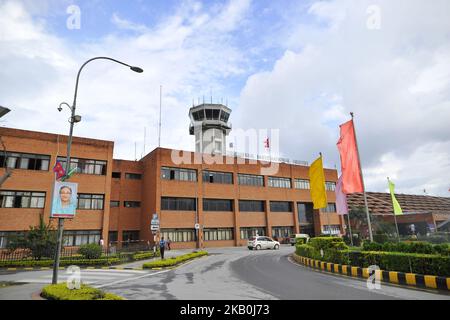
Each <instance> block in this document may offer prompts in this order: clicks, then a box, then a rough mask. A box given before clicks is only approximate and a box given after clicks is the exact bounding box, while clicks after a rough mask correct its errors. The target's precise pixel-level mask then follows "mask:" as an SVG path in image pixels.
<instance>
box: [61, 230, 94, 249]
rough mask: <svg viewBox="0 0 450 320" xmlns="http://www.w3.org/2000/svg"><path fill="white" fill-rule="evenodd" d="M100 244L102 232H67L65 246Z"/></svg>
mask: <svg viewBox="0 0 450 320" xmlns="http://www.w3.org/2000/svg"><path fill="white" fill-rule="evenodd" d="M99 242H100V230H77V231H72V230H65V231H64V234H63V244H64V245H65V246H81V245H82V244H88V243H99Z"/></svg>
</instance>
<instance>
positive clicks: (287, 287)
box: [0, 246, 450, 300]
mask: <svg viewBox="0 0 450 320" xmlns="http://www.w3.org/2000/svg"><path fill="white" fill-rule="evenodd" d="M189 251H190V250H187V251H186V250H184V251H183V250H177V251H173V252H171V255H178V254H183V253H185V252H189ZM207 251H208V252H209V253H210V255H209V256H206V257H202V258H199V259H195V260H192V261H189V262H188V263H186V264H183V265H181V266H179V267H177V268H175V269H169V270H151V271H147V270H143V271H138V270H101V269H99V270H89V269H87V270H86V269H85V270H82V271H81V277H82V281H84V282H87V283H90V284H91V285H92V286H94V287H98V288H101V289H103V290H105V291H108V292H113V293H116V294H118V295H121V296H123V297H125V298H126V299H130V300H142V299H146V300H147V299H151V300H166V299H169V300H171V299H182V300H278V299H282V300H301V299H316V300H317V299H318V300H334V299H351V300H360V299H365V300H379V299H420V300H427V299H431V300H438V299H445V300H450V295H448V294H447V293H445V294H444V293H439V292H437V291H430V290H427V291H425V290H415V289H407V288H403V287H399V286H391V285H387V284H384V283H382V284H381V289H374V290H369V289H368V288H367V286H366V281H364V280H360V279H354V278H350V277H342V276H336V275H332V274H329V273H324V272H320V271H316V270H313V269H310V268H307V267H304V266H301V265H298V264H296V263H295V262H293V261H292V260H291V259H290V258H289V256H290V254H291V253H293V251H294V248H293V247H291V246H282V247H281V248H280V250H261V251H249V250H248V249H247V248H243V247H239V248H236V247H233V248H208V249H207ZM141 263H142V262H141ZM65 277H66V275H65V274H64V271H62V273H61V277H60V281H65ZM0 281H12V282H17V283H27V284H23V285H15V286H11V287H6V288H1V289H0V299H28V298H30V297H31V293H32V292H36V291H37V290H39V288H40V287H42V286H44V285H45V284H46V283H50V281H51V271H27V272H9V273H6V274H5V272H4V273H3V274H0Z"/></svg>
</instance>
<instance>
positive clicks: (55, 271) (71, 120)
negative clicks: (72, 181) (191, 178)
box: [52, 57, 144, 284]
mask: <svg viewBox="0 0 450 320" xmlns="http://www.w3.org/2000/svg"><path fill="white" fill-rule="evenodd" d="M100 59H103V60H110V61H113V62H116V63H119V64H121V65H124V66H126V67H128V68H130V69H131V70H132V71H134V72H137V73H142V72H143V71H144V70H142V69H141V68H139V67H135V66H130V65H128V64H126V63H124V62H121V61H119V60H116V59H113V58H109V57H95V58H91V59H89V60H87V61H86V62H85V63H83V65H82V66H81V67H80V70H78V74H77V81H76V83H75V94H74V97H73V103H72V106H70V105H69V104H68V103H67V102H62V103H61V104H60V105H59V107H58V111H59V112H61V111H62V107H61V106H63V105H65V106H67V107H68V108H69V109H70V111H71V116H70V118H69V123H70V130H69V139H68V141H67V156H66V174H67V173H68V172H69V170H70V149H71V147H72V134H73V126H74V124H75V123H77V122H80V121H81V116H79V115H75V110H76V105H77V93H78V81H79V80H80V73H81V70H83V68H84V66H85V65H87V64H88V63H89V62H91V61H94V60H100ZM63 228H64V218H58V244H57V249H56V253H55V263H54V265H53V278H52V284H57V283H58V268H59V260H60V255H61V247H62V236H63Z"/></svg>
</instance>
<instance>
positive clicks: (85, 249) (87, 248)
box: [78, 243, 102, 259]
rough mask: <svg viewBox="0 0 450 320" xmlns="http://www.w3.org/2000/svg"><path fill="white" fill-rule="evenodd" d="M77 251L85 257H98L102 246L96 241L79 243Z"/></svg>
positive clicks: (100, 254)
mask: <svg viewBox="0 0 450 320" xmlns="http://www.w3.org/2000/svg"><path fill="white" fill-rule="evenodd" d="M78 252H79V254H81V255H82V256H83V258H85V259H99V258H100V257H101V256H102V246H101V245H99V244H96V243H87V244H83V245H81V246H80V248H79V249H78Z"/></svg>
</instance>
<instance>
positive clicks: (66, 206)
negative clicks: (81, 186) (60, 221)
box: [51, 181, 78, 218]
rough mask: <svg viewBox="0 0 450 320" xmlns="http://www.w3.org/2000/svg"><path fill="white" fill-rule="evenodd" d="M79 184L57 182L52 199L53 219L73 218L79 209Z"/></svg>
mask: <svg viewBox="0 0 450 320" xmlns="http://www.w3.org/2000/svg"><path fill="white" fill-rule="evenodd" d="M77 192H78V184H77V183H73V182H63V181H55V186H54V189H53V199H52V213H51V217H52V218H73V217H74V216H75V213H76V209H77V198H78V194H77Z"/></svg>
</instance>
